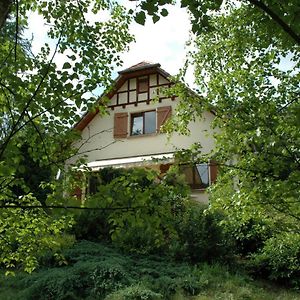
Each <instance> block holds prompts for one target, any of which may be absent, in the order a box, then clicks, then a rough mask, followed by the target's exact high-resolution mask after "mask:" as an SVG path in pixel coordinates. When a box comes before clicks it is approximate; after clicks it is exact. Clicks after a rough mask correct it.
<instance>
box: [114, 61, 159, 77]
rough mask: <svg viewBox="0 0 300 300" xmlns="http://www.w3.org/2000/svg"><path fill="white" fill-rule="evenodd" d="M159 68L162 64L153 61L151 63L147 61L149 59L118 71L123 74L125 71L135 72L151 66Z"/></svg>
mask: <svg viewBox="0 0 300 300" xmlns="http://www.w3.org/2000/svg"><path fill="white" fill-rule="evenodd" d="M157 67H158V68H159V67H160V64H158V63H156V64H153V63H150V62H147V61H142V62H140V63H138V64H136V65H133V66H131V67H129V68H127V69H124V70H122V71H119V72H118V73H119V74H120V75H121V74H125V73H131V72H135V71H138V70H145V69H150V68H157Z"/></svg>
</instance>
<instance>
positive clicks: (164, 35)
mask: <svg viewBox="0 0 300 300" xmlns="http://www.w3.org/2000/svg"><path fill="white" fill-rule="evenodd" d="M121 2H122V3H123V5H126V7H128V8H133V9H134V7H135V2H130V1H128V0H121ZM167 9H168V11H169V15H168V16H167V17H162V18H161V19H160V20H159V21H158V22H157V23H155V24H153V22H152V19H151V18H149V17H148V19H147V21H146V24H145V25H144V26H142V25H139V24H137V23H135V22H132V24H131V25H130V32H131V33H132V34H133V35H134V36H135V40H136V41H135V42H133V43H131V45H130V49H129V51H128V52H127V53H123V54H122V55H121V58H122V60H123V62H124V64H123V66H122V67H121V68H118V69H116V70H114V74H113V78H115V77H117V71H120V70H123V69H125V68H128V67H130V66H132V65H135V64H137V63H139V62H141V61H148V62H152V63H160V64H161V67H162V68H163V69H164V70H166V71H167V72H168V73H170V74H171V75H176V74H177V73H178V71H179V69H180V68H181V67H182V66H183V64H184V60H185V57H186V52H187V50H186V48H185V44H186V42H187V41H188V39H189V31H190V28H191V25H190V22H189V16H188V13H187V12H186V10H185V9H183V8H180V7H179V5H176V6H173V5H169V6H168V7H167ZM46 32H47V27H46V25H44V21H43V19H42V18H41V17H40V16H39V15H37V14H31V15H30V16H29V30H28V32H27V34H29V35H30V36H31V34H33V36H34V42H33V52H35V53H36V52H38V51H39V49H40V48H41V46H42V45H43V43H44V42H45V37H46ZM58 61H61V63H62V64H63V61H64V58H63V57H57V59H56V62H58ZM187 81H188V83H190V84H192V82H193V74H192V72H189V74H188V75H187Z"/></svg>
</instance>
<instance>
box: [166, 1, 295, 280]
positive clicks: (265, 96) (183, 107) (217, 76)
mask: <svg viewBox="0 0 300 300" xmlns="http://www.w3.org/2000/svg"><path fill="white" fill-rule="evenodd" d="M213 2H214V1H213ZM213 2H212V1H202V4H203V5H206V7H207V8H208V11H207V13H206V16H207V17H208V18H209V30H202V29H201V30H200V31H198V36H197V37H196V38H195V41H194V44H193V46H194V48H195V49H196V50H194V51H192V52H191V53H190V55H189V57H188V59H187V63H186V66H185V68H184V69H183V70H182V73H181V74H180V75H179V76H178V77H177V78H176V79H175V80H177V81H178V84H177V85H175V86H174V87H173V88H172V89H171V90H170V91H168V93H170V94H176V95H179V96H180V98H181V99H182V100H183V101H182V102H181V103H180V105H179V106H178V110H177V112H176V114H174V117H173V121H171V122H170V123H169V125H167V126H166V127H165V129H166V130H167V131H169V132H171V131H172V130H174V129H175V130H176V131H180V132H182V133H186V128H187V124H188V123H189V122H190V121H191V120H193V119H194V118H203V116H204V112H206V111H212V112H213V113H214V114H215V119H214V122H213V127H214V129H215V134H214V137H215V140H216V148H215V149H214V151H213V152H212V153H210V154H209V156H207V155H206V156H202V155H201V153H200V149H201V145H195V147H194V148H193V149H192V150H191V152H190V154H191V155H192V157H193V158H194V160H196V161H197V160H198V161H203V160H207V159H214V160H216V161H217V162H218V167H219V174H220V175H219V177H218V180H217V181H218V182H217V184H215V185H214V186H212V188H211V189H210V191H211V196H210V201H211V208H210V209H211V210H212V211H216V212H218V211H220V210H221V211H223V213H224V217H225V218H224V219H223V220H222V222H221V224H222V225H223V226H224V228H225V229H226V230H227V231H228V234H231V235H233V237H234V238H236V240H237V242H238V246H239V250H240V252H241V254H242V255H247V254H249V253H252V254H253V255H255V254H254V253H256V254H257V255H258V257H261V256H260V254H259V253H261V251H264V250H262V249H265V250H266V249H268V248H269V246H268V245H271V244H275V243H276V242H275V241H276V239H278V244H282V240H281V236H282V235H285V234H292V233H294V234H298V233H299V229H300V222H299V221H300V210H299V208H300V206H299V200H300V194H299V192H300V185H299V183H300V171H299V170H300V169H299V166H300V161H299V157H300V134H299V133H300V131H299V125H300V123H299V120H300V118H299V117H300V114H299V112H300V106H299V93H300V90H299V75H300V73H299V70H300V69H299V66H300V59H299V58H300V56H299V53H300V52H299V45H300V38H299V32H300V31H299V29H300V28H299V22H297V18H296V15H297V13H299V5H298V3H297V1H291V2H289V4H284V5H282V6H281V2H280V3H279V1H247V2H244V1H235V2H236V3H235V4H233V1H223V2H224V3H223V4H222V6H220V7H222V8H223V11H222V10H219V11H218V13H214V12H213V10H214V9H211V8H210V7H209V6H210V5H213ZM266 2H267V3H266ZM192 3H193V2H192ZM192 3H191V5H192ZM230 3H231V4H233V5H229V6H227V5H226V4H230ZM217 10H218V9H217ZM209 11H210V12H209ZM191 13H192V14H193V16H195V17H197V16H196V15H195V14H194V13H193V11H191ZM204 13H205V11H204ZM201 18H202V17H201ZM201 18H199V21H201ZM190 64H191V65H193V67H194V69H195V75H196V84H197V93H198V94H199V95H200V96H198V95H196V94H195V93H193V92H192V91H191V90H190V89H188V88H187V87H186V86H185V85H184V84H182V83H181V82H180V81H181V80H182V79H183V78H184V75H185V71H186V68H187V67H188V66H189V65H190ZM264 247H267V248H264ZM266 253H269V252H268V251H267V250H266ZM281 254H282V257H278V261H277V263H278V267H279V266H280V265H281V263H280V261H281V259H282V260H283V261H284V260H285V255H286V254H284V253H281V252H279V253H278V255H279V256H280V255H281ZM268 259H269V260H270V261H272V263H271V262H270V261H269V264H270V265H272V267H270V268H271V269H273V270H275V269H276V267H275V264H276V262H275V260H273V259H271V255H270V257H269V258H268ZM285 268H286V272H285V274H286V276H288V274H290V272H293V268H294V267H293V266H292V265H291V264H286V265H285ZM289 268H291V269H289ZM271 273H272V271H271ZM282 275H283V273H282Z"/></svg>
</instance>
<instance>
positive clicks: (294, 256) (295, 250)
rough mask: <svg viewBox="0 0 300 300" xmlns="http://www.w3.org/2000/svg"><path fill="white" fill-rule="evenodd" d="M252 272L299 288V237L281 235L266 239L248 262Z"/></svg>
mask: <svg viewBox="0 0 300 300" xmlns="http://www.w3.org/2000/svg"><path fill="white" fill-rule="evenodd" d="M250 265H251V269H252V270H253V271H254V272H257V273H259V272H263V273H266V274H268V275H269V276H270V278H272V279H276V280H283V281H285V282H288V283H290V284H292V285H294V286H295V287H298V288H299V287H300V280H299V278H300V235H299V234H291V233H282V234H279V235H276V236H274V237H272V238H270V239H268V240H267V241H266V243H265V245H264V246H263V248H262V249H261V251H260V252H259V253H258V254H255V255H253V257H252V261H250Z"/></svg>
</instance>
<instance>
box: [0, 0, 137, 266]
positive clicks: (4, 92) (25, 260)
mask: <svg viewBox="0 0 300 300" xmlns="http://www.w3.org/2000/svg"><path fill="white" fill-rule="evenodd" d="M8 2H9V1H8ZM2 3H3V1H2V2H1V4H2ZM30 13H31V14H32V13H37V14H39V15H40V16H42V17H43V19H44V22H45V27H46V28H48V32H47V36H45V43H44V45H43V46H42V47H41V50H40V51H39V53H32V52H31V43H30V41H26V40H25V39H24V37H23V30H22V28H24V27H25V26H27V25H30V22H31V19H29V18H28V15H29V14H30ZM6 15H7V14H6ZM6 15H5V16H6ZM103 15H106V16H109V17H108V18H107V17H104V16H103ZM90 19H94V20H95V21H90ZM129 22H130V17H128V15H127V14H126V12H125V10H124V8H123V7H121V6H120V5H118V4H116V3H114V2H110V1H106V0H95V1H92V0H90V1H80V0H79V1H78V0H77V1H56V2H53V1H42V0H37V1H14V2H13V4H11V5H10V12H9V14H8V17H7V18H6V19H3V22H2V20H1V24H0V25H3V26H2V28H1V33H0V66H1V68H0V116H1V117H0V118H1V122H0V129H1V130H0V234H1V239H0V252H1V254H0V263H1V265H4V266H6V267H7V268H14V267H17V266H18V267H23V268H24V269H25V270H26V271H32V270H33V269H34V268H35V267H36V265H37V259H36V257H37V255H38V254H39V253H40V252H41V251H43V250H44V249H45V248H47V247H50V248H51V247H53V245H55V244H56V240H55V239H56V238H57V236H58V234H59V233H60V232H61V231H62V230H63V229H64V228H66V227H68V226H69V224H70V222H71V220H69V219H66V217H54V216H53V215H51V214H49V211H46V210H44V209H41V208H39V207H41V206H43V205H42V204H43V203H41V201H42V200H43V201H44V200H45V199H39V198H37V197H36V195H37V193H36V192H37V191H36V190H33V189H32V187H33V186H34V185H32V184H30V181H29V180H27V179H28V174H24V173H26V172H28V168H26V166H24V160H25V159H27V162H29V161H31V162H34V164H33V165H35V166H36V168H35V169H34V167H32V168H31V169H30V171H31V172H38V171H39V169H40V168H44V169H47V170H49V171H50V172H51V174H52V178H53V177H54V175H55V173H56V172H57V170H58V168H62V169H63V164H64V160H65V159H66V157H68V156H69V155H71V153H70V151H68V146H69V144H70V142H71V141H72V139H73V136H72V133H71V132H70V130H69V129H70V127H71V126H72V125H74V124H75V122H76V121H77V119H76V118H77V117H78V110H79V109H80V110H87V109H91V108H92V106H93V105H95V103H96V97H95V96H94V95H93V93H92V92H93V91H94V90H95V89H98V88H99V87H101V88H106V87H107V86H108V85H109V83H110V80H111V72H112V67H113V66H118V65H120V63H121V61H120V57H119V54H118V53H120V52H121V51H124V50H126V49H127V45H128V43H129V42H130V41H132V37H131V35H130V34H129V32H128V25H129ZM57 56H60V57H63V60H64V61H63V63H62V64H60V63H59V60H57ZM24 149H26V151H24ZM22 173H23V174H24V176H22V175H21V174H22ZM35 175H36V174H35ZM26 178H27V179H26ZM55 184H56V182H55V181H52V183H51V188H52V190H54V191H55ZM16 191H18V192H16ZM20 191H22V193H21V194H20ZM61 198H62V194H60V195H59V194H55V196H54V195H52V198H51V195H49V197H48V199H47V200H46V201H47V203H48V204H50V205H51V203H53V201H55V203H56V204H57V203H61V202H62V201H63V200H62V199H61ZM30 206H34V207H35V208H32V209H31V208H30Z"/></svg>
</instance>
